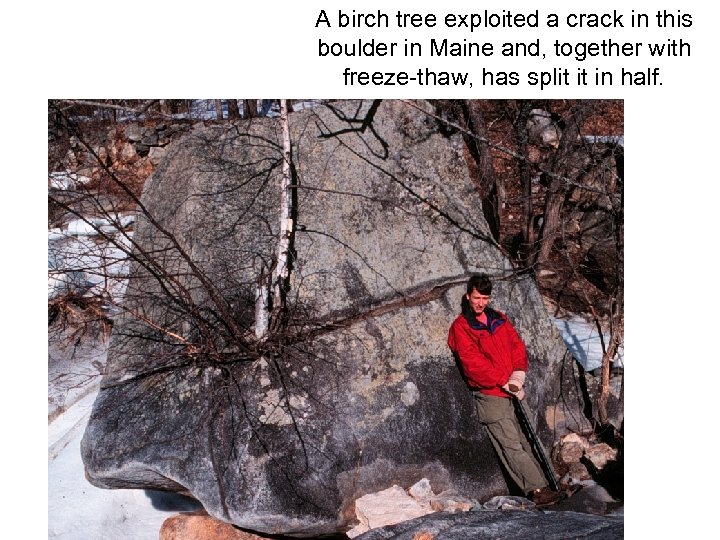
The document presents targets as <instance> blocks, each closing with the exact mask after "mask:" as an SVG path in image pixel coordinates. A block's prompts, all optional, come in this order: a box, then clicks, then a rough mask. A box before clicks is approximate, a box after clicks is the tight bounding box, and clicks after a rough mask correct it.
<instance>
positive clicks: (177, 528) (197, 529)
mask: <svg viewBox="0 0 720 540" xmlns="http://www.w3.org/2000/svg"><path fill="white" fill-rule="evenodd" d="M265 538H267V537H264V536H258V535H255V534H252V533H248V532H245V531H241V530H240V529H237V528H235V527H233V526H232V525H230V524H229V523H225V522H224V521H220V520H219V519H215V518H214V517H211V516H209V515H208V514H207V512H205V511H204V510H198V511H196V512H183V513H182V514H178V515H177V516H173V517H171V518H168V519H166V520H165V522H164V523H163V524H162V527H161V528H160V540H200V539H201V540H264V539H265Z"/></svg>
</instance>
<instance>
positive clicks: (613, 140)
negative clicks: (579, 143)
mask: <svg viewBox="0 0 720 540" xmlns="http://www.w3.org/2000/svg"><path fill="white" fill-rule="evenodd" d="M583 139H585V140H586V141H587V142H589V143H592V144H599V143H608V144H615V145H617V146H622V147H623V148H625V137H623V136H622V135H620V136H618V135H585V136H584V137H583Z"/></svg>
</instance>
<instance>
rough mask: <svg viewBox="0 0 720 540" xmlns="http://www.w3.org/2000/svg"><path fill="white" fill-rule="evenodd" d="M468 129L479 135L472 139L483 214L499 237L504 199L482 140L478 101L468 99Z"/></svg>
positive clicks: (483, 130) (484, 138) (484, 129)
mask: <svg viewBox="0 0 720 540" xmlns="http://www.w3.org/2000/svg"><path fill="white" fill-rule="evenodd" d="M465 105H466V108H467V115H468V120H469V121H468V124H469V126H468V127H469V128H470V130H471V131H472V132H473V133H474V134H475V135H477V136H478V137H479V139H477V138H476V139H472V140H471V141H470V144H471V145H472V150H473V155H474V157H475V160H476V162H477V168H478V181H479V187H480V195H481V196H482V202H483V214H485V219H486V220H487V222H488V225H490V230H491V231H492V235H493V237H494V238H495V240H498V239H499V238H500V208H501V207H502V203H503V201H504V199H505V190H504V188H503V186H502V182H501V181H500V180H499V178H498V177H496V176H495V172H494V170H493V159H492V153H491V152H490V147H489V146H488V145H487V144H485V143H484V142H482V141H487V140H488V132H487V126H486V125H485V118H484V116H483V113H482V108H481V107H480V101H478V100H475V99H470V100H467V101H466V102H465Z"/></svg>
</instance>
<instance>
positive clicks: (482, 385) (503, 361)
mask: <svg viewBox="0 0 720 540" xmlns="http://www.w3.org/2000/svg"><path fill="white" fill-rule="evenodd" d="M485 313H486V315H487V324H482V323H480V322H479V321H477V320H474V321H472V326H471V323H470V322H468V320H467V319H466V318H465V316H463V315H459V316H458V318H457V319H455V321H454V322H453V323H452V326H450V333H449V334H448V345H449V346H450V350H451V351H452V352H453V354H454V355H455V357H456V358H457V359H458V360H459V361H460V364H461V365H462V369H463V371H464V374H465V379H466V381H467V383H468V386H470V388H472V389H473V390H479V391H480V392H482V393H483V394H488V395H490V396H500V397H508V395H507V394H506V393H505V391H504V390H502V389H501V388H500V387H501V386H502V385H504V384H505V383H506V382H508V379H509V378H510V374H511V373H512V372H513V371H516V370H519V371H527V368H528V361H527V354H526V352H525V345H524V344H523V342H522V340H521V339H520V336H518V333H517V331H516V330H515V328H514V327H513V325H512V324H511V323H510V321H509V320H508V318H507V316H505V314H504V313H501V312H499V311H495V310H493V309H490V308H485Z"/></svg>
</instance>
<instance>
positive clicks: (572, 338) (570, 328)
mask: <svg viewBox="0 0 720 540" xmlns="http://www.w3.org/2000/svg"><path fill="white" fill-rule="evenodd" d="M553 322H554V323H555V326H557V327H558V329H559V330H560V333H561V334H562V338H563V341H565V345H567V348H568V349H570V352H571V353H572V355H573V357H574V358H575V360H577V361H578V362H579V363H580V365H581V366H582V367H583V368H584V369H585V371H592V370H594V369H597V368H599V367H600V365H601V364H602V356H603V351H602V343H601V341H600V334H599V333H598V331H597V328H596V327H595V325H594V324H592V323H590V322H588V321H587V320H585V319H583V318H582V317H580V316H577V315H575V316H573V317H571V318H569V319H553ZM609 339H610V335H609V334H606V333H604V334H603V340H604V341H605V344H606V345H607V343H608V340H609ZM615 365H616V366H618V367H622V365H623V350H622V348H620V351H619V353H618V357H617V359H616V360H615Z"/></svg>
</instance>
